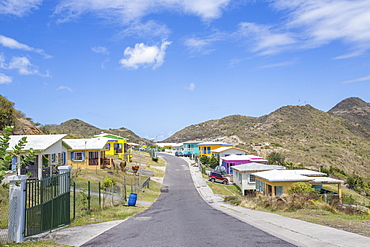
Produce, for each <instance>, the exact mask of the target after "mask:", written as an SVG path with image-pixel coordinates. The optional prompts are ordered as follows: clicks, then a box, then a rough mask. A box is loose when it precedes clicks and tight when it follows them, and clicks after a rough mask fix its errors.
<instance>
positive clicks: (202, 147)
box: [198, 142, 233, 157]
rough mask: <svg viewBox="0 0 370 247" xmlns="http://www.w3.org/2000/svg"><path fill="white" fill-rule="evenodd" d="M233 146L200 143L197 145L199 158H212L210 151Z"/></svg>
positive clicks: (221, 143)
mask: <svg viewBox="0 0 370 247" xmlns="http://www.w3.org/2000/svg"><path fill="white" fill-rule="evenodd" d="M232 146H233V145H231V144H227V143H223V142H202V143H199V144H198V148H199V156H209V157H211V156H212V151H213V150H215V149H218V148H220V147H232Z"/></svg>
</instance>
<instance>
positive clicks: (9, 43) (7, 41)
mask: <svg viewBox="0 0 370 247" xmlns="http://www.w3.org/2000/svg"><path fill="white" fill-rule="evenodd" d="M0 45H2V46H4V47H6V48H9V49H18V50H23V51H32V52H36V53H38V54H40V55H42V56H44V57H45V58H50V57H51V56H50V55H48V54H46V53H45V51H44V50H42V49H37V48H33V47H30V46H28V45H26V44H22V43H19V42H18V41H16V40H15V39H12V38H9V37H5V36H3V35H0Z"/></svg>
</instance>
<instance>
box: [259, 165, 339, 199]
mask: <svg viewBox="0 0 370 247" xmlns="http://www.w3.org/2000/svg"><path fill="white" fill-rule="evenodd" d="M252 174H253V175H254V176H255V178H256V179H255V180H256V191H258V193H260V194H263V195H268V196H279V195H282V194H287V193H288V189H289V187H290V186H291V185H292V184H293V183H297V182H308V183H310V184H312V187H313V188H317V189H320V188H322V185H323V184H336V185H338V196H339V200H341V198H342V189H341V184H342V183H343V181H342V180H338V179H333V178H329V177H324V176H325V175H326V174H325V173H322V172H316V171H311V170H272V171H264V172H257V173H252Z"/></svg>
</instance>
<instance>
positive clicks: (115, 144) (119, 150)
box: [94, 133, 131, 161]
mask: <svg viewBox="0 0 370 247" xmlns="http://www.w3.org/2000/svg"><path fill="white" fill-rule="evenodd" d="M94 137H105V138H107V139H108V142H107V145H106V149H105V154H106V155H118V157H119V158H120V159H121V160H125V161H128V160H129V158H130V156H131V155H130V154H129V153H128V151H129V149H128V148H127V140H126V139H125V138H123V137H121V136H117V135H112V134H106V133H102V134H100V135H95V136H94Z"/></svg>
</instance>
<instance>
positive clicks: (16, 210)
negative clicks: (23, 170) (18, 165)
mask: <svg viewBox="0 0 370 247" xmlns="http://www.w3.org/2000/svg"><path fill="white" fill-rule="evenodd" d="M27 178H28V176H27V175H19V176H17V175H14V176H9V177H8V181H9V185H10V190H9V216H8V242H17V243H19V242H23V241H24V227H25V222H26V179H27Z"/></svg>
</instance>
